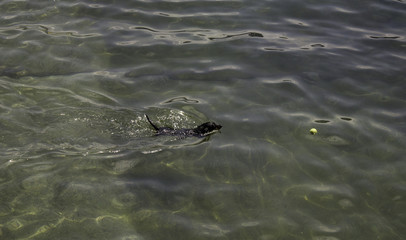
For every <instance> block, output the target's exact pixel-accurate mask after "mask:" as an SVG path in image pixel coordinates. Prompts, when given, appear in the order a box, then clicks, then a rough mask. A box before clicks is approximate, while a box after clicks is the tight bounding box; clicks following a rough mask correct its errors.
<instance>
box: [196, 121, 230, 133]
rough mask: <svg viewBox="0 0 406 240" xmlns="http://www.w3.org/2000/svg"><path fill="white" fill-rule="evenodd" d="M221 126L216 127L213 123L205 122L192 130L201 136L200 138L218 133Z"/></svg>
mask: <svg viewBox="0 0 406 240" xmlns="http://www.w3.org/2000/svg"><path fill="white" fill-rule="evenodd" d="M222 127H223V126H221V125H218V124H216V123H214V122H206V123H203V124H202V125H200V126H198V127H196V128H195V129H193V130H194V131H195V132H196V133H197V134H199V135H201V136H207V135H209V134H212V133H215V132H218V131H220V129H221V128H222Z"/></svg>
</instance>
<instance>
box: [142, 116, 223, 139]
mask: <svg viewBox="0 0 406 240" xmlns="http://www.w3.org/2000/svg"><path fill="white" fill-rule="evenodd" d="M145 117H146V118H147V120H148V122H149V124H151V126H152V127H153V128H154V129H155V131H156V133H157V134H156V135H167V136H180V137H206V136H208V135H210V134H213V133H216V132H218V131H220V129H221V128H222V126H221V125H218V124H216V123H214V122H205V123H203V124H202V125H199V126H197V127H195V128H182V129H173V128H171V127H157V126H156V125H155V124H153V123H152V122H151V120H150V119H149V117H148V115H146V114H145Z"/></svg>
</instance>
